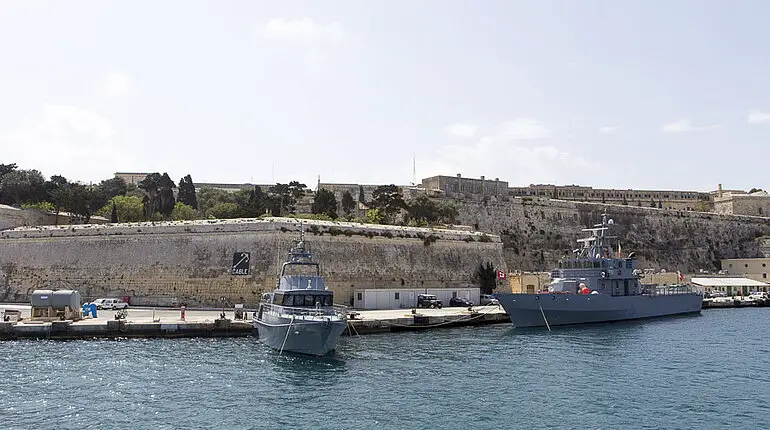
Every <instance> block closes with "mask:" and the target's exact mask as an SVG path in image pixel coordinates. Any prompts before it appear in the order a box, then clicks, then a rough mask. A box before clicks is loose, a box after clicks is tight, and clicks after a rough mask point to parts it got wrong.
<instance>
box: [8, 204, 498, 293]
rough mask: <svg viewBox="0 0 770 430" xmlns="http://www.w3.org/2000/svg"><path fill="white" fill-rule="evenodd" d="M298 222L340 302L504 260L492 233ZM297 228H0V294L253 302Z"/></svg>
mask: <svg viewBox="0 0 770 430" xmlns="http://www.w3.org/2000/svg"><path fill="white" fill-rule="evenodd" d="M304 223H305V227H304V228H305V231H306V233H305V238H306V242H307V243H308V245H309V247H310V249H311V250H312V251H313V253H314V255H315V258H316V260H317V261H318V262H319V263H321V269H322V274H323V275H324V276H325V278H326V281H327V285H328V286H329V287H330V288H331V289H332V290H333V291H334V292H335V297H336V301H337V302H338V303H349V300H350V299H351V298H352V295H353V289H354V288H355V289H359V288H402V287H403V288H414V287H425V288H436V287H452V286H467V285H470V284H472V276H473V274H474V272H475V270H476V268H477V267H478V265H479V264H480V263H482V262H487V261H491V262H492V263H493V264H494V265H496V266H499V267H504V266H503V264H504V261H503V254H502V244H501V242H500V239H499V238H498V237H495V236H486V235H484V236H482V235H481V234H478V233H469V232H459V231H449V230H431V229H419V228H406V227H391V226H364V225H362V224H352V223H333V222H323V221H304ZM299 229H300V226H299V223H298V222H297V221H296V220H289V219H270V220H229V221H225V220H221V221H220V220H217V221H197V222H179V223H135V224H115V225H107V226H89V225H85V226H82V225H81V226H66V227H64V226H61V227H37V228H23V229H15V230H8V231H3V232H0V301H15V302H25V301H27V300H28V294H29V293H30V292H31V291H32V290H34V289H44V288H45V289H60V288H72V289H77V290H79V291H80V293H81V295H82V296H83V297H84V298H85V299H93V298H96V297H104V296H109V297H123V296H129V297H131V301H132V303H133V304H139V305H172V304H178V303H187V304H188V305H205V306H218V305H219V304H220V297H225V298H226V301H227V303H228V304H230V305H231V304H232V303H246V304H247V305H249V306H253V305H255V304H256V302H257V301H258V299H259V297H260V296H261V294H262V293H263V292H267V291H272V289H273V288H274V287H275V285H276V281H277V274H278V272H279V270H280V264H281V263H282V262H283V261H284V260H285V257H286V253H287V252H288V250H289V248H290V246H291V244H292V241H293V240H294V239H296V238H298V236H299V233H298V232H299ZM482 237H484V239H481V238H482ZM426 238H427V240H426ZM434 239H435V241H434ZM482 240H483V241H482ZM236 252H250V253H251V258H250V263H249V269H250V271H249V274H248V275H246V276H243V275H231V267H232V264H233V254H234V253H236Z"/></svg>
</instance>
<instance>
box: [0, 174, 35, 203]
mask: <svg viewBox="0 0 770 430" xmlns="http://www.w3.org/2000/svg"><path fill="white" fill-rule="evenodd" d="M44 183H45V178H43V175H42V174H41V173H40V172H39V171H37V170H34V169H31V170H12V171H10V172H8V173H6V174H5V175H3V176H2V182H0V196H2V198H3V201H0V203H3V204H15V205H16V206H21V204H22V203H24V202H30V203H33V202H35V201H37V200H38V197H39V196H41V195H43V194H44V189H43V184H44Z"/></svg>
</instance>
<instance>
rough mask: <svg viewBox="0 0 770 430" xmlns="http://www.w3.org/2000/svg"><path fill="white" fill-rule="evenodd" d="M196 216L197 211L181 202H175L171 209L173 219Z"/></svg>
mask: <svg viewBox="0 0 770 430" xmlns="http://www.w3.org/2000/svg"><path fill="white" fill-rule="evenodd" d="M196 218H197V212H196V211H195V209H193V207H192V206H188V205H186V204H184V203H182V202H176V204H175V205H174V210H173V211H171V219H173V220H174V221H185V220H193V219H196Z"/></svg>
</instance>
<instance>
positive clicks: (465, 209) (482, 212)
mask: <svg viewBox="0 0 770 430" xmlns="http://www.w3.org/2000/svg"><path fill="white" fill-rule="evenodd" d="M459 208H460V221H461V222H462V223H466V224H469V225H473V226H474V227H476V228H477V229H481V230H485V231H491V232H494V233H495V234H499V235H500V236H501V239H502V241H503V248H504V255H505V260H506V264H507V266H508V268H509V269H510V270H523V271H547V270H550V269H552V268H553V267H554V266H555V265H556V262H557V260H558V259H559V258H560V257H562V256H564V255H566V254H569V253H570V252H571V250H573V249H575V248H577V247H578V244H577V242H575V240H576V239H578V238H580V237H584V235H585V233H584V232H581V231H580V229H582V228H586V227H589V226H592V225H593V224H596V223H598V222H600V220H601V213H602V212H604V211H607V213H608V214H609V216H610V218H613V219H614V221H615V229H614V232H615V233H616V234H617V235H618V236H619V238H620V242H621V246H622V250H623V252H624V253H626V254H627V253H628V252H631V251H634V252H635V253H636V255H637V257H638V259H639V263H638V267H639V268H642V269H646V268H652V269H656V270H659V269H661V268H665V269H666V270H668V271H676V270H681V271H683V272H698V271H699V270H700V269H704V270H708V271H717V270H719V269H720V262H719V260H720V259H723V258H749V257H761V256H763V252H762V251H765V250H766V249H767V245H765V241H763V240H762V238H763V237H764V236H770V218H761V217H752V216H740V215H717V214H714V213H704V212H691V211H677V210H672V209H653V208H645V207H637V206H626V205H610V204H600V203H586V202H568V201H563V200H550V199H538V198H515V199H512V200H511V201H509V202H495V203H487V204H484V203H483V202H463V203H462V204H460V205H459Z"/></svg>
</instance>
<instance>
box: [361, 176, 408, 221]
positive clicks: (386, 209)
mask: <svg viewBox="0 0 770 430" xmlns="http://www.w3.org/2000/svg"><path fill="white" fill-rule="evenodd" d="M370 206H371V207H372V208H376V209H380V211H381V212H382V215H383V217H384V220H385V222H386V223H388V224H390V223H392V222H393V221H394V217H395V215H396V214H397V213H398V212H399V211H400V210H402V209H406V207H407V206H406V202H404V196H403V195H402V194H401V189H400V188H398V187H397V186H395V185H393V184H390V185H380V186H379V187H377V188H375V189H374V192H373V193H372V202H371V204H370Z"/></svg>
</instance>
